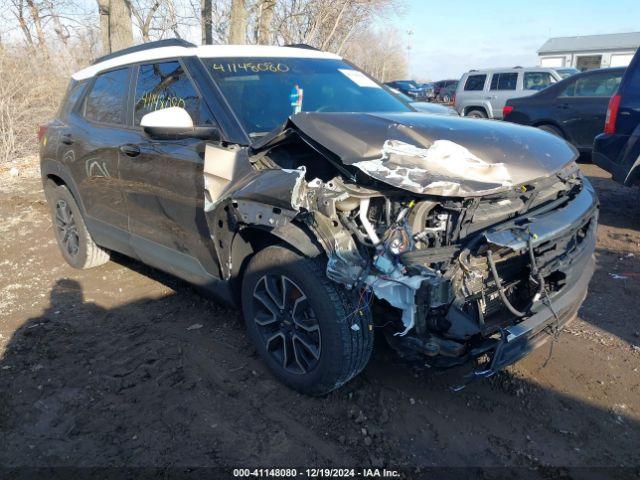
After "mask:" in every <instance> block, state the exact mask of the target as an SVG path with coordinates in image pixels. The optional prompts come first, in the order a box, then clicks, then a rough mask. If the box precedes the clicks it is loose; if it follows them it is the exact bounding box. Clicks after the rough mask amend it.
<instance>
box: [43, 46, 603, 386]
mask: <svg viewBox="0 0 640 480" xmlns="http://www.w3.org/2000/svg"><path fill="white" fill-rule="evenodd" d="M39 138H40V145H41V167H42V176H43V181H44V185H45V193H46V197H47V201H48V203H49V205H50V208H51V214H52V218H53V223H54V227H55V228H54V230H55V233H56V236H57V240H58V243H59V245H60V249H61V251H62V255H63V256H64V258H65V259H66V260H67V261H68V262H69V263H70V264H71V265H72V266H74V267H78V268H88V267H95V266H97V265H100V264H103V263H105V262H107V260H108V259H109V252H110V251H116V252H121V253H123V254H125V255H128V256H131V257H133V258H137V259H139V260H141V261H142V262H144V263H146V264H149V265H152V266H154V267H157V268H159V269H162V270H165V271H167V272H170V273H172V274H174V275H176V276H178V277H181V278H183V279H185V280H187V281H189V282H192V283H193V284H196V285H198V286H199V287H202V288H203V289H205V290H206V291H208V292H210V293H212V294H213V295H215V296H216V297H217V298H218V299H220V300H222V301H225V302H228V303H230V304H232V305H236V306H238V307H240V308H241V309H242V313H243V315H244V318H245V321H246V326H247V330H248V334H249V336H250V338H251V340H252V341H253V342H254V343H255V346H256V348H257V350H258V352H259V354H260V356H261V357H262V358H263V360H264V361H265V362H266V363H267V364H268V366H269V368H270V369H271V370H272V371H273V373H274V375H275V376H276V377H278V378H279V379H280V380H281V381H282V382H284V383H285V384H287V385H289V386H290V387H292V388H295V389H297V390H299V391H301V392H304V393H307V394H315V395H320V394H325V393H327V392H329V391H331V390H333V389H336V388H338V387H340V386H341V385H343V384H344V383H345V382H347V381H349V380H350V379H351V378H353V377H354V376H355V375H357V374H358V373H359V372H360V371H361V370H362V369H363V368H364V367H365V365H366V364H367V362H368V360H369V357H370V355H371V350H372V348H373V337H374V332H376V334H379V335H383V336H385V337H386V339H387V340H388V342H389V344H390V345H391V346H392V347H393V348H394V349H395V350H397V351H398V352H399V353H400V354H401V355H402V356H403V357H406V358H407V359H414V360H416V359H417V360H419V361H421V362H423V363H427V364H429V365H431V366H433V367H442V368H444V367H450V366H454V365H459V364H463V363H466V362H476V363H477V366H475V367H474V368H475V369H476V370H475V373H476V375H477V376H484V375H490V374H491V373H493V372H495V371H497V370H499V369H501V368H503V367H504V366H506V365H509V364H511V363H513V362H515V361H517V360H519V359H520V358H522V357H523V356H524V355H526V354H527V353H528V352H530V351H531V350H532V349H533V348H535V347H536V346H538V345H540V344H541V343H542V342H544V341H545V340H547V339H549V338H550V337H551V336H553V335H554V334H555V333H557V331H558V330H559V329H560V328H561V327H562V325H563V324H565V323H566V322H567V321H569V320H570V319H572V318H573V317H574V316H575V314H576V311H577V309H578V307H579V306H580V304H581V302H582V300H583V299H584V297H585V295H586V292H587V284H588V283H589V279H590V277H591V275H592V272H593V265H594V264H593V250H594V242H595V235H594V233H595V229H596V218H597V208H598V204H597V199H596V195H595V194H594V191H593V189H592V187H591V185H590V184H589V182H588V181H587V180H586V179H585V178H583V177H582V175H581V174H580V172H579V170H578V168H577V167H576V165H575V163H574V160H575V159H576V157H577V152H576V150H575V149H574V148H573V147H572V146H571V145H569V144H568V143H567V142H565V141H564V140H562V139H559V138H557V137H554V136H552V135H549V134H548V133H545V132H542V131H540V130H538V129H534V128H529V127H522V126H519V125H513V124H503V123H499V122H492V121H477V120H470V119H464V118H458V117H454V116H438V115H429V114H425V113H419V112H415V111H413V110H412V108H411V107H410V106H408V105H407V104H405V103H403V102H401V101H400V100H398V99H397V98H396V97H395V96H394V95H392V94H390V93H389V92H387V91H386V90H385V89H383V88H381V85H380V84H379V83H377V82H376V81H374V80H372V79H371V78H370V77H368V76H367V75H365V74H364V73H363V72H361V71H360V70H358V69H357V68H356V67H354V66H353V65H351V64H350V63H348V62H346V61H345V60H343V59H342V58H340V57H339V56H337V55H334V54H330V53H325V52H320V51H317V50H314V49H311V48H308V47H305V46H293V47H269V46H233V45H228V46H225V45H223V46H202V47H196V46H194V45H192V44H189V43H187V42H184V41H179V40H171V41H162V42H156V43H152V44H146V45H142V46H139V47H132V48H130V49H127V50H123V51H120V52H116V53H114V54H111V55H108V56H106V57H102V58H100V59H98V60H97V61H96V62H95V63H94V64H92V65H91V66H89V67H87V68H85V69H84V70H81V71H79V72H77V73H76V74H74V75H73V79H72V81H71V84H70V86H69V89H68V93H67V95H66V98H65V100H64V101H63V104H62V106H61V108H60V111H59V113H58V115H57V118H56V119H55V120H53V121H52V122H51V123H49V124H47V125H43V126H42V127H41V128H40V131H39Z"/></svg>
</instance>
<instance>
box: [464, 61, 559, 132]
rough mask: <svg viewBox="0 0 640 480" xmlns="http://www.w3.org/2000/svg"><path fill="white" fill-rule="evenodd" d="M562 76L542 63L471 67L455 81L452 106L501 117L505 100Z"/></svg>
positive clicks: (530, 92) (472, 114)
mask: <svg viewBox="0 0 640 480" xmlns="http://www.w3.org/2000/svg"><path fill="white" fill-rule="evenodd" d="M562 78H563V77H562V76H561V75H560V74H559V73H558V72H557V71H555V70H554V69H553V68H542V67H531V68H522V67H515V68H492V69H485V70H470V71H468V72H467V73H465V74H464V75H462V78H461V79H460V82H459V83H458V88H457V89H456V96H455V101H454V108H455V109H456V110H457V111H458V113H459V114H460V115H462V116H465V117H472V118H495V119H501V118H502V108H503V107H504V105H505V103H506V102H507V100H509V99H510V98H516V97H526V96H528V95H533V94H534V93H536V92H538V91H540V90H542V89H543V88H546V87H547V86H549V85H551V84H552V83H556V82H559V81H560V80H562Z"/></svg>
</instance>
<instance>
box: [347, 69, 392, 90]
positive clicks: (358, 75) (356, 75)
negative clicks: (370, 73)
mask: <svg viewBox="0 0 640 480" xmlns="http://www.w3.org/2000/svg"><path fill="white" fill-rule="evenodd" d="M338 71H339V72H340V73H341V74H343V75H344V76H345V77H347V78H348V79H349V80H351V81H352V82H353V83H355V84H356V85H358V86H359V87H368V88H382V87H380V85H378V84H377V83H376V82H374V81H373V80H371V79H370V78H369V77H367V76H366V75H365V74H364V73H362V72H359V71H358V70H350V69H347V68H340V69H338Z"/></svg>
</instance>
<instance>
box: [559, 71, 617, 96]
mask: <svg viewBox="0 0 640 480" xmlns="http://www.w3.org/2000/svg"><path fill="white" fill-rule="evenodd" d="M621 78H622V74H618V75H616V76H611V75H588V76H585V77H582V78H578V79H577V80H576V81H575V82H573V83H572V84H571V85H569V86H568V87H567V88H566V89H565V91H564V92H562V96H563V97H610V96H611V95H613V94H614V93H615V92H616V90H617V89H618V85H620V80H621Z"/></svg>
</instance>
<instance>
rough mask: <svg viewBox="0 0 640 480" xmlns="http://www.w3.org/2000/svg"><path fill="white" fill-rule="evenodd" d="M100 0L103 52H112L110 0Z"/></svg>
mask: <svg viewBox="0 0 640 480" xmlns="http://www.w3.org/2000/svg"><path fill="white" fill-rule="evenodd" d="M97 1H98V15H99V17H100V40H101V43H102V53H111V39H110V38H109V0H97Z"/></svg>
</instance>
